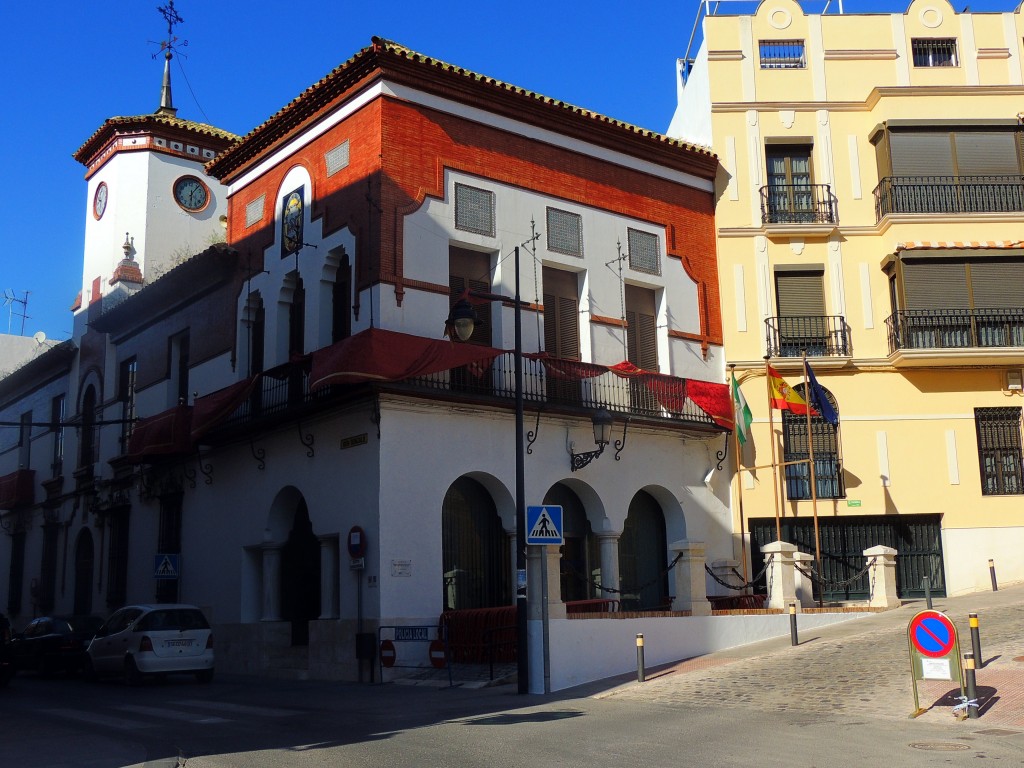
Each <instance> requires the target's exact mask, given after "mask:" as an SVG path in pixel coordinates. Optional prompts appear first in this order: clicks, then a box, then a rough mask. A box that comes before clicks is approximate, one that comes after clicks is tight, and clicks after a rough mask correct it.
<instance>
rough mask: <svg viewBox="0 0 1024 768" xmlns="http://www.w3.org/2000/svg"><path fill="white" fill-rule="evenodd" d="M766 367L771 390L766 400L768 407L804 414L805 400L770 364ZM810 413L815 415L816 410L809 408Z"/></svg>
mask: <svg viewBox="0 0 1024 768" xmlns="http://www.w3.org/2000/svg"><path fill="white" fill-rule="evenodd" d="M767 369H768V388H769V390H770V392H771V395H770V399H769V402H768V405H769V407H771V408H777V409H778V410H780V411H789V412H790V413H794V414H797V415H798V416H803V415H805V414H806V413H807V408H808V406H807V402H806V401H805V400H804V399H803V398H802V397H800V395H798V394H797V393H796V392H794V391H793V388H792V387H791V386H789V382H787V381H786V380H785V379H784V378H782V377H781V376H779V372H778V371H776V370H775V369H774V368H772V367H771V366H770V365H769V366H767ZM811 415H812V416H817V415H818V412H817V411H816V410H814V408H811Z"/></svg>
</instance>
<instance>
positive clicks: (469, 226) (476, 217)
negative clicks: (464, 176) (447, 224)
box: [455, 184, 494, 237]
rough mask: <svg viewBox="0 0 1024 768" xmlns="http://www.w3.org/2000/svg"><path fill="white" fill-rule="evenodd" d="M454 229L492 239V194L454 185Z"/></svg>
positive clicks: (462, 185) (464, 185)
mask: <svg viewBox="0 0 1024 768" xmlns="http://www.w3.org/2000/svg"><path fill="white" fill-rule="evenodd" d="M455 228H456V229H462V230H465V231H466V232H476V233H477V234H478V235H487V236H488V237H494V193H493V192H489V191H488V190H486V189H479V188H478V187H470V186H468V185H467V184H456V185H455Z"/></svg>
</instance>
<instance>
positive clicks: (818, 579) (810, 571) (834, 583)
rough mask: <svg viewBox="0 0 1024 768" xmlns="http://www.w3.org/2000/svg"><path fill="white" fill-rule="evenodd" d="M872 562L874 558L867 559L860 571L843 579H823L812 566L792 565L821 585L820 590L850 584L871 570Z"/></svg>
mask: <svg viewBox="0 0 1024 768" xmlns="http://www.w3.org/2000/svg"><path fill="white" fill-rule="evenodd" d="M874 564H875V558H871V559H870V560H868V562H867V564H866V565H865V566H864V567H863V568H862V569H861V570H860V571H858V572H857V573H855V574H854V575H853V576H851V577H850V578H848V579H844V580H843V581H825V580H824V579H822V578H821V577H819V576H818V574H817V573H815V572H814V568H810V569H805V568H804V567H803V566H800V565H797V566H794V567H795V568H796V569H797V570H798V571H800V573H802V574H803V575H804V576H806V577H807V578H808V579H810V580H811V581H812V582H814V583H815V584H817V585H818V586H819V587H821V589H822V591H824V590H825V589H826V588H827V589H838V588H840V587H848V586H849V585H850V584H853V582H855V581H856V580H857V579H859V578H860V577H861V576H863V575H864V574H866V573H867V572H868V571H869V570H871V566H872V565H874Z"/></svg>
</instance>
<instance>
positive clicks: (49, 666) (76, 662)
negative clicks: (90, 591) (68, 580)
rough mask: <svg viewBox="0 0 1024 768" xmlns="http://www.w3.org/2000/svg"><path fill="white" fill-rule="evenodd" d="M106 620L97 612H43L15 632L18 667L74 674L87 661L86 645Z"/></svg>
mask: <svg viewBox="0 0 1024 768" xmlns="http://www.w3.org/2000/svg"><path fill="white" fill-rule="evenodd" d="M101 624H103V619H101V618H99V617H98V616H40V617H39V618H38V619H33V620H32V622H31V623H30V624H29V625H28V626H27V627H25V631H24V632H22V633H20V634H18V635H15V636H14V640H13V641H12V642H11V652H12V655H13V657H14V663H15V666H16V668H17V669H22V670H35V671H36V672H38V673H39V674H40V675H49V674H51V673H53V672H58V671H59V672H65V673H68V674H74V673H75V672H78V671H79V670H80V669H81V668H82V666H83V665H84V664H85V649H86V648H87V647H88V645H89V641H90V640H92V638H93V636H94V635H95V634H96V630H98V629H99V628H100V625H101Z"/></svg>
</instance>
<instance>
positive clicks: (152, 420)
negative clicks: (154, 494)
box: [125, 405, 192, 464]
mask: <svg viewBox="0 0 1024 768" xmlns="http://www.w3.org/2000/svg"><path fill="white" fill-rule="evenodd" d="M191 424H192V407H191V406H188V405H178V406H175V407H174V408H171V409H169V410H166V411H164V412H163V413H158V414H157V415H156V416H150V417H149V418H146V419H141V420H140V421H138V422H137V423H136V424H135V429H133V430H132V436H131V438H130V439H129V440H128V452H127V454H126V456H125V459H126V460H127V461H129V462H130V463H132V464H144V463H146V462H147V461H148V460H149V459H152V458H158V457H161V456H175V455H181V454H186V453H191V451H192V439H191Z"/></svg>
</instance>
